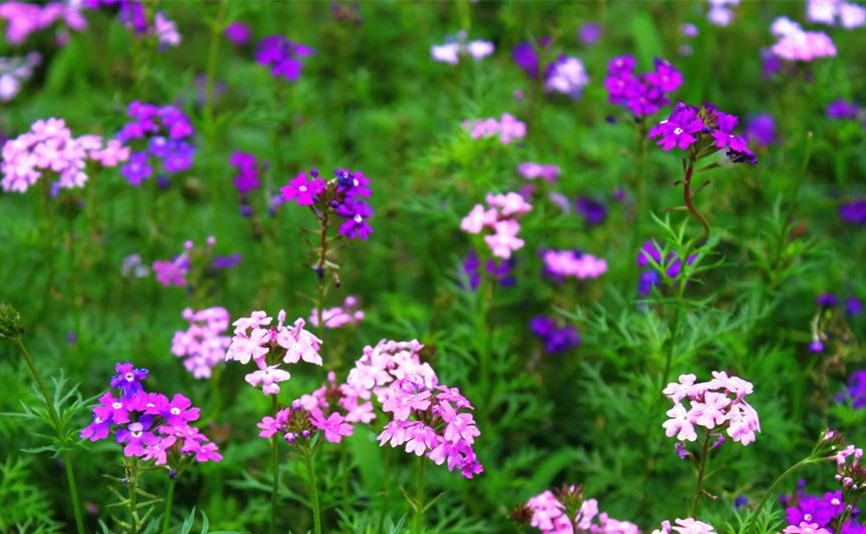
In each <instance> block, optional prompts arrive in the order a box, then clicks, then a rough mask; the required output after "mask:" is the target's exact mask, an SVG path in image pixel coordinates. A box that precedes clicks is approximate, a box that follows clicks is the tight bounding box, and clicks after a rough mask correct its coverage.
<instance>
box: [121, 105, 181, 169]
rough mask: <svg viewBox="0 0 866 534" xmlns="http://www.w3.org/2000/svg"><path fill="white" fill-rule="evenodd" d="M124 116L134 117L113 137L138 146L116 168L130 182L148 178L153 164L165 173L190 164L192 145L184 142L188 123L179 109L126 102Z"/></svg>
mask: <svg viewBox="0 0 866 534" xmlns="http://www.w3.org/2000/svg"><path fill="white" fill-rule="evenodd" d="M128 115H129V116H130V117H131V118H132V119H134V120H132V121H130V122H128V123H126V124H125V125H124V126H123V127H122V128H121V129H120V131H119V132H117V139H118V140H119V141H120V142H122V143H124V144H130V143H136V144H139V145H140V146H139V149H138V150H137V151H136V152H134V153H133V154H132V156H131V157H130V159H129V163H127V164H126V165H124V166H123V167H122V168H121V170H120V172H121V173H123V175H124V176H125V177H126V179H127V181H128V182H129V184H130V185H136V186H137V185H141V183H142V182H144V181H145V180H147V179H149V178H151V176H153V173H154V169H155V167H156V165H157V163H158V164H160V166H161V168H162V170H163V171H165V172H166V173H169V174H175V173H179V172H183V171H185V170H187V169H189V168H190V167H192V164H193V156H195V147H193V146H192V145H191V144H189V143H188V142H187V141H186V139H188V138H189V137H190V136H192V134H193V128H192V122H191V121H190V119H189V117H187V116H186V114H184V113H183V112H182V111H181V110H180V109H178V108H176V107H175V106H163V107H158V106H155V105H153V104H147V103H143V102H138V101H135V102H132V103H130V104H129V109H128ZM139 139H140V140H141V141H138V142H136V141H135V140H139Z"/></svg>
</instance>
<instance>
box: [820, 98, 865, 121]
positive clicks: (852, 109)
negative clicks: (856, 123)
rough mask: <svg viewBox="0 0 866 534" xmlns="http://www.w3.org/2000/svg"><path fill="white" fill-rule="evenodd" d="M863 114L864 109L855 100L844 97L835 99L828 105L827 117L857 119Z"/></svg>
mask: <svg viewBox="0 0 866 534" xmlns="http://www.w3.org/2000/svg"><path fill="white" fill-rule="evenodd" d="M861 116H862V110H861V109H860V107H859V106H858V105H857V104H855V103H854V102H848V101H847V100H844V99H841V98H840V99H839V100H834V101H833V102H830V103H829V104H828V105H827V117H829V118H831V119H852V120H856V119H858V118H860V117H861Z"/></svg>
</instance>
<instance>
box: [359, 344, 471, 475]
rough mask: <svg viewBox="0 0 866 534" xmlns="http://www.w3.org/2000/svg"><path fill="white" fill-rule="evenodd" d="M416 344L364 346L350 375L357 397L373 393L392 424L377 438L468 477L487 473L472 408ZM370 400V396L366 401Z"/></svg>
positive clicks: (381, 443)
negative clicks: (442, 380) (475, 447)
mask: <svg viewBox="0 0 866 534" xmlns="http://www.w3.org/2000/svg"><path fill="white" fill-rule="evenodd" d="M423 348H424V346H423V345H421V343H419V342H418V341H417V340H412V341H389V340H384V339H383V340H382V341H380V342H379V343H378V344H377V345H376V346H375V347H370V346H367V347H364V355H363V356H362V357H361V358H360V359H358V361H357V362H355V367H354V368H353V369H352V370H351V371H349V376H348V378H347V379H346V384H348V385H349V386H350V387H353V388H355V392H356V393H357V394H358V396H359V397H361V398H364V394H363V392H367V395H369V393H372V394H373V395H374V396H375V397H376V400H377V402H378V403H379V404H380V406H381V407H382V411H383V412H384V413H385V414H389V415H390V417H391V420H390V421H389V422H388V423H387V424H386V425H385V428H384V429H383V430H382V432H381V433H380V434H379V444H380V445H381V446H384V445H385V444H386V443H388V444H390V445H391V447H400V446H405V450H406V452H407V453H409V454H415V455H416V456H426V457H427V458H429V459H430V460H432V461H433V462H434V463H435V464H436V465H442V464H443V463H445V464H447V466H448V470H449V471H453V470H455V469H457V470H459V471H460V473H461V474H462V475H463V476H464V477H466V478H473V477H474V476H475V475H478V474H480V473H482V472H483V471H484V468H483V467H482V466H481V464H480V463H479V462H478V459H477V457H476V455H475V451H474V450H473V448H472V445H473V444H474V443H475V438H476V437H477V436H479V435H480V434H481V433H480V432H479V430H478V427H477V426H476V425H475V419H474V417H473V415H472V413H471V410H474V407H473V406H472V404H470V402H469V401H468V400H467V399H466V397H464V396H463V395H461V394H460V391H459V390H458V389H457V388H449V387H447V386H444V385H442V384H440V383H439V378H438V377H437V376H436V373H435V372H434V371H433V368H432V367H430V364H428V363H424V362H422V361H421V358H420V357H419V355H418V354H419V352H420V351H421V349H423ZM368 398H369V397H368Z"/></svg>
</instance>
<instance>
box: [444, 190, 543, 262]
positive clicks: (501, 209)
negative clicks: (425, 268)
mask: <svg viewBox="0 0 866 534" xmlns="http://www.w3.org/2000/svg"><path fill="white" fill-rule="evenodd" d="M486 200H487V205H488V206H489V207H488V208H487V209H485V208H484V206H482V205H481V204H476V205H475V206H474V207H473V208H472V210H471V211H470V212H469V214H468V215H466V217H464V218H463V220H462V221H461V222H460V229H461V230H463V231H464V232H467V233H470V234H478V233H481V231H482V230H483V229H484V228H489V229H492V230H493V234H492V235H485V236H484V242H485V243H487V246H489V247H490V250H491V252H492V253H493V255H494V256H496V257H498V258H502V259H504V260H507V259H509V258H511V253H512V252H513V251H515V250H519V249H521V248H523V245H524V244H525V243H524V241H523V240H522V239H520V238H519V237H517V234H518V233H519V232H520V223H519V222H518V221H517V219H518V218H519V217H520V216H522V215H523V214H525V213H527V212H529V211H531V210H532V205H531V204H529V203H527V202H526V201H525V200H524V199H523V197H522V196H521V195H520V194H518V193H514V192H511V193H505V194H492V193H491V194H488V195H487V197H486Z"/></svg>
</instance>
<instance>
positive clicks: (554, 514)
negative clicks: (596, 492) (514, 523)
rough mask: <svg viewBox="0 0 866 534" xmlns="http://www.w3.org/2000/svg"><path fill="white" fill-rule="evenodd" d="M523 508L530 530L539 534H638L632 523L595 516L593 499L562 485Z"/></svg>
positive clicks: (595, 508)
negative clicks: (526, 512) (527, 515)
mask: <svg viewBox="0 0 866 534" xmlns="http://www.w3.org/2000/svg"><path fill="white" fill-rule="evenodd" d="M526 508H527V509H528V510H529V511H530V512H531V518H530V520H529V524H530V526H533V527H535V528H537V529H539V530H540V531H541V532H542V533H543V534H574V533H575V529H576V530H577V531H578V532H591V533H593V534H638V533H639V532H640V529H639V528H638V526H637V525H635V524H634V523H630V522H628V521H620V520H618V519H613V518H612V517H610V516H609V515H608V514H607V513H606V512H599V506H598V501H597V500H596V499H586V498H584V496H583V491H582V489H581V488H580V487H579V486H575V485H566V486H564V487H562V488H560V489H558V490H557V491H556V493H554V492H551V491H549V490H545V491H543V492H542V493H539V494H538V495H536V496H534V497H532V498H530V499H529V500H528V501H527V502H526Z"/></svg>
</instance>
